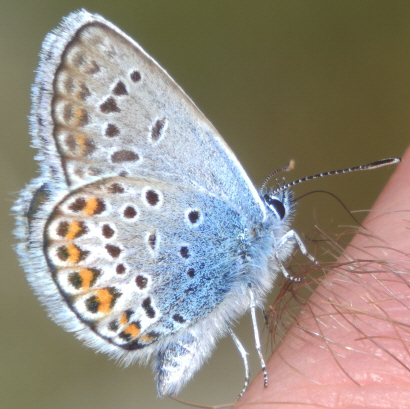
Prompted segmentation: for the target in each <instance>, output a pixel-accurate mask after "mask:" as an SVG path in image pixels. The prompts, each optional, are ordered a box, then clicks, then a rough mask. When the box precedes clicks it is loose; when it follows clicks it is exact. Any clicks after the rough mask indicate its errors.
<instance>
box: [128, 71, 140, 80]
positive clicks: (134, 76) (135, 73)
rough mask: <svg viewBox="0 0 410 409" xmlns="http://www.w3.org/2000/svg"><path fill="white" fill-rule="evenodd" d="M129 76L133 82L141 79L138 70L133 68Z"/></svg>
mask: <svg viewBox="0 0 410 409" xmlns="http://www.w3.org/2000/svg"><path fill="white" fill-rule="evenodd" d="M130 78H131V80H132V81H133V82H138V81H140V80H141V74H140V73H139V71H137V70H135V71H133V72H132V73H131V74H130Z"/></svg>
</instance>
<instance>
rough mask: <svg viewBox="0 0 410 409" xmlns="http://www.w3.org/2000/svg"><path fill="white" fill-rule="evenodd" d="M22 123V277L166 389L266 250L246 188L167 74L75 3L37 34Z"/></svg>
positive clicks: (234, 309)
mask: <svg viewBox="0 0 410 409" xmlns="http://www.w3.org/2000/svg"><path fill="white" fill-rule="evenodd" d="M31 132H32V135H33V142H34V145H35V146H36V147H37V148H38V149H39V153H38V155H37V158H38V159H39V161H40V165H41V169H42V176H41V177H40V178H38V179H36V180H34V181H33V182H32V183H31V184H30V185H29V186H28V187H27V188H26V189H25V190H24V191H23V192H22V193H21V196H20V199H19V200H18V201H17V203H16V205H15V207H14V210H15V212H16V213H17V215H18V216H17V219H18V228H17V235H18V236H19V237H20V238H21V244H20V245H19V247H18V252H19V254H20V256H21V259H22V263H23V265H24V267H25V270H26V272H27V274H28V278H29V281H30V282H31V284H32V286H33V287H34V289H35V291H36V292H37V294H38V295H39V297H40V299H41V300H42V301H43V302H44V304H45V305H46V306H47V307H48V309H49V310H50V315H51V316H52V318H53V319H54V320H55V321H57V322H58V323H60V324H62V325H63V326H64V327H65V328H66V329H68V330H70V331H75V332H76V333H77V336H78V337H79V338H81V339H83V340H84V341H85V342H86V343H87V344H88V345H91V346H93V347H95V348H96V349H98V350H101V351H104V352H107V353H109V354H111V355H112V356H115V357H121V358H122V359H123V360H124V361H125V362H127V363H129V362H132V361H133V360H135V359H141V358H142V359H143V360H147V359H148V358H149V356H150V354H151V353H152V352H153V351H157V352H158V351H159V353H158V358H157V360H156V362H157V366H158V368H160V369H157V373H158V378H159V384H160V385H159V391H160V393H161V394H168V393H176V392H177V391H178V390H179V389H180V387H181V386H182V384H183V383H184V382H186V381H187V380H188V379H189V378H190V377H191V376H192V374H193V372H195V370H197V369H198V368H199V366H200V365H201V363H202V361H203V359H204V358H205V357H206V356H207V355H208V353H209V352H210V350H211V348H212V346H213V344H214V342H215V339H216V337H217V336H218V335H220V334H221V332H223V330H224V329H225V328H226V322H227V321H229V319H231V318H232V317H235V316H237V315H238V314H240V313H242V312H243V310H244V308H245V306H246V296H244V295H243V294H244V293H245V291H244V289H243V288H241V286H242V285H243V283H244V280H242V281H241V280H238V278H239V277H242V278H243V277H245V276H246V274H247V270H246V268H249V263H248V261H249V260H250V259H252V257H253V258H254V260H253V263H254V264H255V258H256V259H258V258H259V257H260V254H262V253H263V254H266V253H267V252H268V250H266V248H265V247H269V245H270V244H271V239H270V238H269V235H270V233H266V232H267V231H268V230H267V229H266V228H264V227H263V226H262V224H263V222H264V220H265V218H266V214H265V208H264V205H263V204H262V202H261V199H260V197H259V195H258V193H257V191H256V190H255V188H254V187H253V185H252V183H251V182H250V180H249V178H248V176H247V175H246V173H245V171H244V170H243V169H242V167H241V166H240V164H239V163H238V161H237V159H236V158H235V156H234V154H233V153H232V152H231V150H230V149H229V147H228V146H227V145H226V144H225V142H224V141H223V140H222V138H221V137H220V136H219V134H218V133H217V131H216V130H215V129H214V128H213V126H212V125H211V124H210V123H209V121H208V120H207V119H206V118H205V117H204V116H203V115H202V113H201V112H200V111H199V110H198V108H197V107H196V106H195V105H194V104H193V102H192V101H191V100H190V99H189V98H188V97H187V96H186V95H185V93H184V92H183V91H182V90H181V89H180V88H179V87H178V85H176V84H175V82H174V81H173V80H172V79H171V78H170V77H169V76H168V74H167V73H166V72H165V71H164V70H163V69H162V68H161V67H159V66H158V64H157V63H156V62H155V61H154V60H152V59H151V58H150V57H149V56H148V55H147V54H146V53H145V52H144V51H143V50H142V49H141V48H140V47H139V45H138V44H136V43H135V42H134V41H133V40H132V39H130V38H129V37H128V36H126V35H125V34H124V33H122V32H121V31H120V30H119V29H118V28H116V27H115V26H114V25H112V24H111V23H109V22H108V21H106V20H105V19H103V18H102V17H100V16H98V15H92V14H89V13H88V12H86V11H79V12H76V13H72V14H71V15H69V16H68V17H67V18H66V19H65V20H64V21H63V23H62V24H61V26H60V27H59V28H58V29H56V30H55V31H54V32H52V33H50V34H49V35H48V36H47V37H46V39H45V41H44V44H43V48H42V52H41V62H40V66H39V70H38V74H37V78H36V83H35V85H34V87H33V110H32V116H31ZM265 227H266V226H265ZM258 229H259V230H258ZM265 236H266V237H265ZM252 240H253V241H254V242H258V243H259V244H258V245H250V241H252ZM261 246H263V247H264V249H263V250H262V249H261ZM249 249H253V250H252V251H254V253H255V254H249ZM257 254H258V255H257ZM258 263H259V261H257V260H256V264H257V265H259V267H260V264H261V263H259V264H258ZM262 264H263V263H262ZM245 265H246V266H247V267H246V268H245V267H244V266H245ZM262 267H263V266H262ZM262 270H263V268H262ZM265 270H266V266H265ZM264 274H265V276H266V271H265V272H264ZM265 279H266V277H265ZM245 281H246V280H245ZM261 281H263V280H262V279H261ZM239 295H241V296H242V298H240V297H239ZM228 301H229V303H228ZM222 303H225V305H226V307H224V308H223V309H221V308H219V309H218V308H216V307H217V306H220V305H221V304H222ZM228 305H229V307H228ZM205 318H206V319H205ZM185 341H186V342H185ZM181 343H182V344H181ZM184 343H185V344H184ZM189 345H191V346H192V345H194V346H195V347H192V348H194V349H192V348H191V347H190V346H189ZM178 351H179V352H178ZM184 351H185V352H184ZM187 351H188V352H189V353H188V352H187ZM170 354H171V355H170ZM175 354H176V355H175ZM178 354H179V355H178ZM168 355H169V356H168ZM174 355H175V357H174V358H173V359H174V360H173V361H172V360H171V356H174ZM183 356H184V357H185V358H183ZM194 357H195V359H194ZM194 360H195V362H196V363H195V364H194V363H193V362H194ZM176 368H178V370H177V369H176ZM175 371H177V372H175ZM177 373H178V374H177Z"/></svg>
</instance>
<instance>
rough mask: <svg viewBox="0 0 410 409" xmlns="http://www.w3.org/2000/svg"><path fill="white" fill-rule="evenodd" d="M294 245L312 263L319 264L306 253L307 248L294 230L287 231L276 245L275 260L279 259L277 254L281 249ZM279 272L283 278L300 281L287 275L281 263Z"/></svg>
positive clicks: (300, 279)
mask: <svg viewBox="0 0 410 409" xmlns="http://www.w3.org/2000/svg"><path fill="white" fill-rule="evenodd" d="M292 242H294V243H296V244H297V246H298V247H299V250H300V252H301V253H302V254H303V255H304V256H305V257H307V258H308V259H309V260H310V261H311V262H312V263H315V264H316V265H318V264H319V263H318V262H317V260H316V259H315V258H314V257H313V256H312V255H311V254H310V253H309V252H308V251H307V248H306V246H305V244H304V243H303V241H302V239H301V238H300V237H299V235H298V234H297V233H296V231H295V230H289V231H288V232H287V233H286V234H285V235H284V236H283V237H282V238H281V239H280V241H279V243H278V244H277V250H276V258H277V260H280V259H281V257H279V252H280V250H281V248H282V247H285V246H288V245H289V244H290V243H292ZM279 267H280V270H281V272H282V274H283V276H284V277H285V278H287V279H288V280H291V281H296V282H298V281H302V278H299V277H293V276H292V275H290V274H289V272H288V271H287V270H286V268H285V266H284V265H283V264H282V263H279Z"/></svg>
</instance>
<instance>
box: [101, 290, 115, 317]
mask: <svg viewBox="0 0 410 409" xmlns="http://www.w3.org/2000/svg"><path fill="white" fill-rule="evenodd" d="M97 297H98V302H99V305H98V311H99V312H101V313H103V314H108V313H109V312H110V311H111V302H112V298H113V297H112V294H111V293H110V292H109V291H108V290H107V289H106V288H104V289H102V290H98V291H97Z"/></svg>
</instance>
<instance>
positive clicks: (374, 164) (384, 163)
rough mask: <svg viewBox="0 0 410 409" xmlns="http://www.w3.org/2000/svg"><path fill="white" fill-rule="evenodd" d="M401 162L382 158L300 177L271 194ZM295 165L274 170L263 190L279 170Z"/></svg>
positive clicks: (292, 163)
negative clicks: (316, 180) (335, 176)
mask: <svg viewBox="0 0 410 409" xmlns="http://www.w3.org/2000/svg"><path fill="white" fill-rule="evenodd" d="M399 162H401V159H400V158H388V159H381V160H378V161H376V162H372V163H368V164H366V165H360V166H355V167H353V168H347V169H339V170H331V171H329V172H324V173H318V174H316V175H311V176H306V177H304V178H302V179H298V180H295V181H293V182H290V183H287V184H285V185H283V186H280V187H277V188H276V189H275V190H274V191H273V192H271V195H276V194H277V193H279V192H281V191H283V190H286V189H289V188H290V187H292V186H295V185H297V184H299V183H302V182H307V181H308V180H313V179H317V178H322V177H324V176H331V175H339V174H342V173H351V172H358V171H360V170H373V169H378V168H382V167H383V166H389V165H395V164H397V163H399ZM293 166H294V161H290V162H289V164H288V165H286V166H284V167H283V168H280V169H278V170H275V171H274V172H272V173H271V174H270V175H269V176H268V177H267V178H266V179H265V181H264V182H263V183H262V187H261V192H264V189H265V186H266V184H267V183H268V181H269V180H270V179H271V177H272V176H274V175H276V174H277V173H279V172H287V171H289V170H292V169H293Z"/></svg>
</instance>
